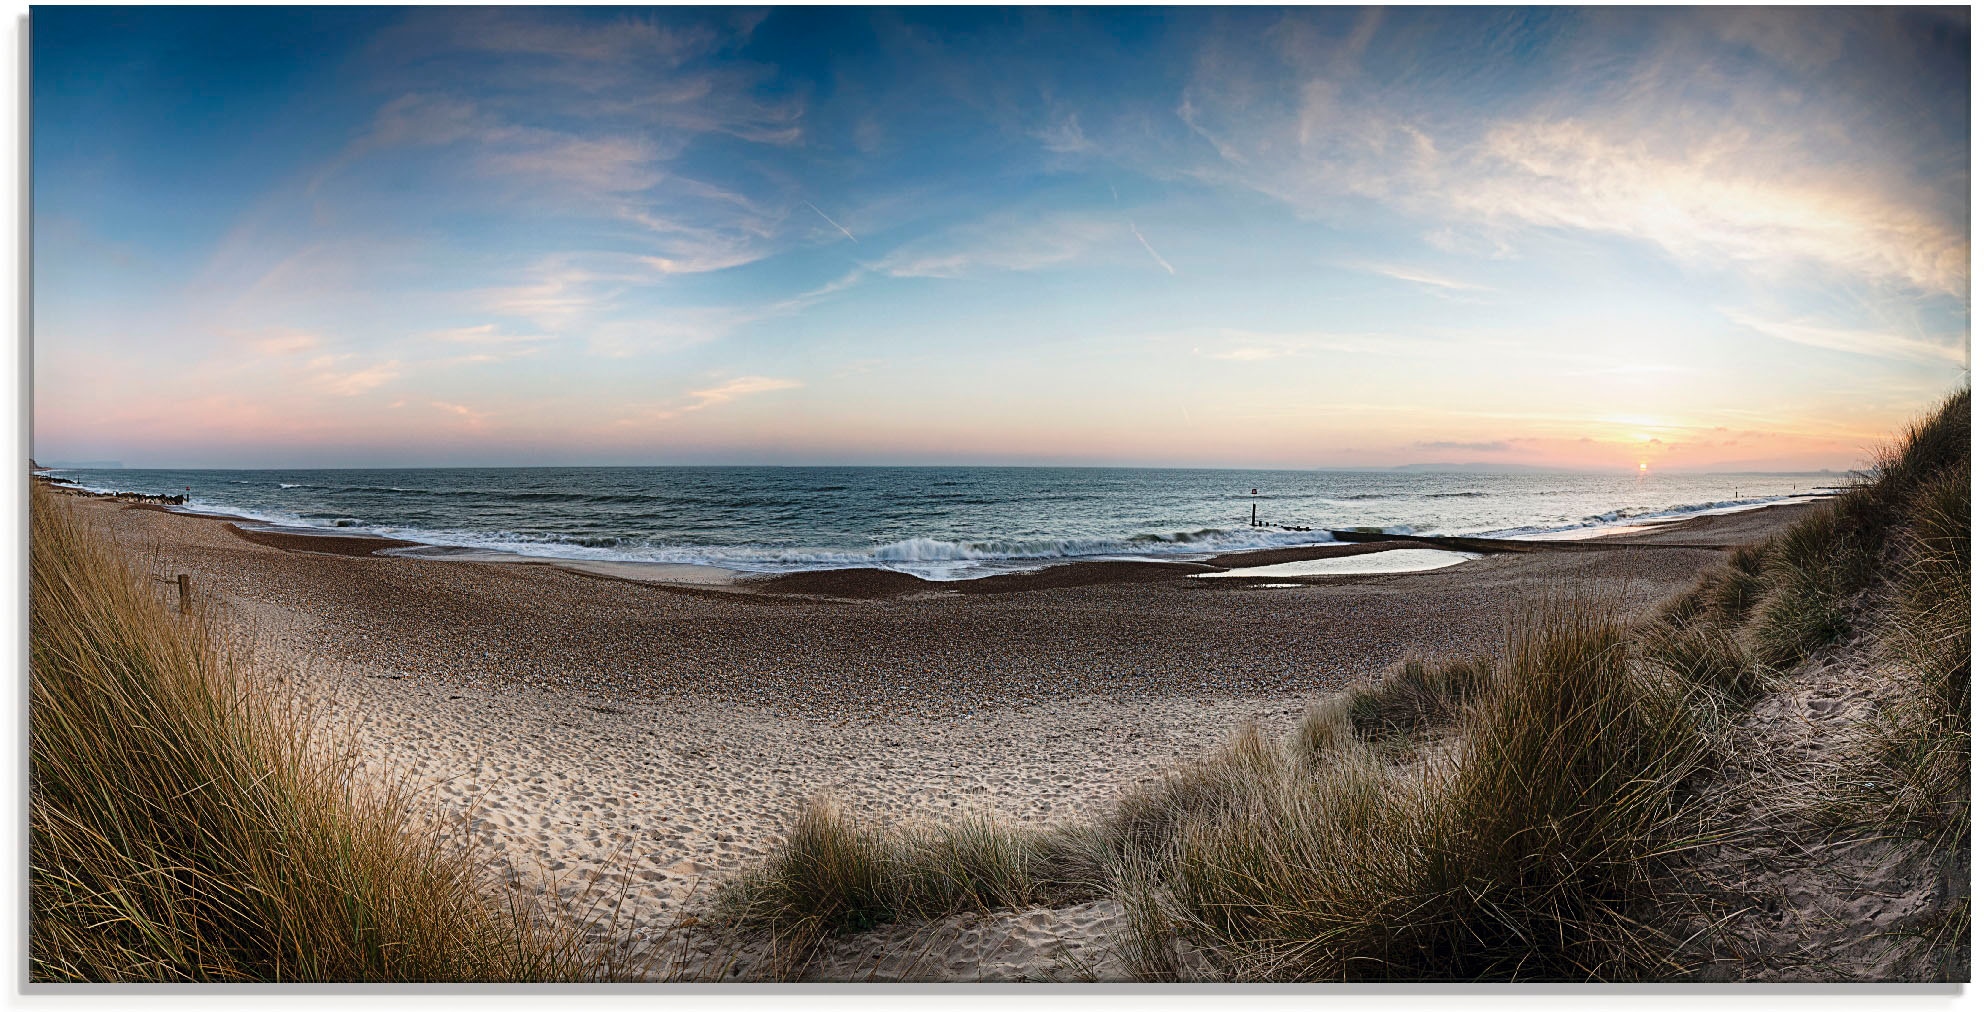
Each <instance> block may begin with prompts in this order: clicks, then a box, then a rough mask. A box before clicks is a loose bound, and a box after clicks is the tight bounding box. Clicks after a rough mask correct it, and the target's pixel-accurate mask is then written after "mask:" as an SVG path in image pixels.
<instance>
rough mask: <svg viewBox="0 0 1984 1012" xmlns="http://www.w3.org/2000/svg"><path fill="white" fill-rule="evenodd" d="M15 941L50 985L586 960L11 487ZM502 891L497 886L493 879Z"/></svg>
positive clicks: (556, 973)
mask: <svg viewBox="0 0 1984 1012" xmlns="http://www.w3.org/2000/svg"><path fill="white" fill-rule="evenodd" d="M30 510H31V544H30V551H29V557H30V570H31V576H30V597H29V635H30V676H29V749H30V754H29V810H28V824H29V854H28V860H29V959H30V975H31V979H33V980H35V981H38V982H56V981H185V982H192V981H375V982H376V981H385V982H397V981H525V980H547V979H555V980H577V979H592V978H596V977H598V976H599V975H600V974H601V973H602V972H604V971H603V969H602V967H603V966H604V964H603V963H602V962H600V961H599V960H598V959H597V958H595V955H594V954H593V953H592V951H591V950H589V949H587V948H586V947H585V946H583V945H582V944H581V943H580V942H579V941H578V940H577V938H578V936H577V934H576V933H575V932H574V931H573V930H572V929H570V928H568V927H564V926H562V922H559V921H557V920H556V919H554V918H552V917H550V916H548V915H547V914H546V913H545V912H544V911H542V910H539V909H536V908H533V907H530V906H529V905H528V904H526V903H524V902H523V901H521V900H498V899H495V898H494V896H495V894H496V893H497V892H499V890H497V889H495V888H494V883H491V882H488V881H486V880H485V879H483V878H481V877H480V876H479V874H478V873H477V871H476V870H475V867H474V865H473V863H472V860H471V858H470V856H469V854H468V853H467V850H466V848H464V847H462V846H459V845H457V844H456V843H454V842H453V841H450V840H449V839H447V838H445V837H444V836H442V835H441V830H440V829H439V828H438V827H436V826H434V825H431V824H427V823H423V822H420V821H418V820H416V819H415V818H414V817H413V816H412V815H411V814H410V813H411V812H412V811H413V809H412V807H411V799H410V798H409V797H408V796H407V795H406V794H405V793H404V792H402V791H396V790H391V789H386V788H376V787H373V786H371V785H369V784H367V783H364V782H361V781H360V780H358V779H356V778H355V765H354V762H353V760H352V757H351V755H350V753H349V752H348V751H344V752H340V751H339V750H338V749H336V748H326V747H323V746H322V743H317V744H316V745H314V746H313V742H312V740H311V737H310V724H309V722H308V721H307V720H306V719H305V718H306V716H307V715H305V714H301V713H299V712H297V711H296V710H295V709H294V708H293V707H291V706H289V705H286V704H284V703H283V702H281V701H280V700H279V699H278V698H277V697H276V696H275V695H274V694H272V693H271V692H270V691H269V690H267V689H266V688H264V687H262V686H261V685H259V684H258V683H257V682H256V681H255V680H254V679H253V678H252V677H251V672H250V671H248V670H247V669H246V668H245V666H244V665H242V664H240V663H239V662H238V661H237V660H236V659H235V657H233V656H232V655H231V654H230V652H229V651H228V649H227V648H226V645H225V643H224V642H223V640H222V638H221V637H220V636H218V635H217V633H216V629H215V627H214V625H213V623H212V621H211V618H210V616H208V615H206V614H203V613H201V612H198V611H196V612H195V613H194V614H192V615H180V614H178V613H177V609H176V608H174V607H172V606H171V605H169V604H168V603H167V600H166V597H165V595H163V594H161V593H159V592H158V591H157V590H155V589H154V588H153V586H152V585H151V583H150V582H149V581H147V580H146V579H144V577H143V576H142V575H141V574H139V573H137V572H135V571H134V570H133V569H132V568H131V567H130V565H129V564H128V563H127V561H126V560H125V558H124V557H123V556H122V555H121V554H120V553H119V552H118V551H117V549H116V548H115V547H114V546H113V545H111V544H110V543H109V541H108V540H107V539H106V538H105V537H103V536H102V535H101V533H100V532H96V531H93V530H91V529H89V528H88V527H87V526H86V525H85V524H84V523H83V522H82V521H81V520H80V519H79V518H78V517H77V516H75V515H74V511H73V510H72V508H70V507H68V506H67V505H65V504H64V503H62V502H60V501H59V500H58V497H56V496H53V495H51V494H48V493H46V492H44V491H42V490H40V489H38V488H37V489H36V490H35V491H34V494H33V497H32V500H31V504H30ZM513 895H515V894H513Z"/></svg>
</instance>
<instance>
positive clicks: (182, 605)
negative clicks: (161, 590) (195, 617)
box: [179, 573, 193, 615]
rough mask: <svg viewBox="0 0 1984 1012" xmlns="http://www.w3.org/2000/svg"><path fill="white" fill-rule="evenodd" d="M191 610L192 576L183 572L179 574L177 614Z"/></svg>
mask: <svg viewBox="0 0 1984 1012" xmlns="http://www.w3.org/2000/svg"><path fill="white" fill-rule="evenodd" d="M192 610H193V578H192V577H190V576H188V575H186V574H185V573H181V574H179V614H181V615H184V614H186V613H187V612H189V611H192Z"/></svg>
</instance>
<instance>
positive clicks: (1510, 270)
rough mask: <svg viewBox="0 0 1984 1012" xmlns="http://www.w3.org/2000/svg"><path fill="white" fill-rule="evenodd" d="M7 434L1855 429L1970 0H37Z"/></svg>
mask: <svg viewBox="0 0 1984 1012" xmlns="http://www.w3.org/2000/svg"><path fill="white" fill-rule="evenodd" d="M32 29H33V53H32V55H33V74H34V78H33V87H34V94H33V99H32V103H33V106H32V111H33V117H34V126H33V136H32V143H33V172H34V181H33V185H34V190H33V213H34V225H33V229H34V231H33V242H34V247H33V258H34V259H33V264H34V268H33V271H34V273H33V300H34V301H33V312H34V326H33V340H34V356H35V360H34V426H35V432H34V446H33V451H34V455H35V457H36V458H37V459H39V460H40V461H42V462H44V463H48V462H51V461H64V460H73V461H86V460H88V461H94V460H118V461H121V462H122V463H123V464H124V465H125V466H128V467H148V466H157V467H316V466H325V467H342V466H352V467H361V466H381V467H388V466H440V465H453V464H461V465H532V464H696V463H738V464H761V463H762V464H938V463H944V464H1072V465H1138V466H1215V467H1227V466H1231V467H1303V468H1306V467H1319V466H1320V467H1329V466H1343V467H1356V466H1392V465H1402V464H1411V463H1426V462H1453V463H1470V464H1505V465H1513V466H1524V467H1553V468H1575V469H1602V470H1611V471H1618V472H1661V471H1700V470H1772V471H1793V470H1816V469H1820V468H1832V469H1840V470H1843V469H1847V468H1852V467H1856V466H1860V465H1861V464H1863V463H1864V461H1865V459H1866V456H1867V453H1868V451H1869V450H1871V449H1872V448H1874V447H1875V446H1877V445H1878V444H1879V443H1881V442H1882V441H1883V440H1885V439H1887V438H1890V437H1891V435H1892V434H1893V433H1894V432H1895V431H1896V430H1897V429H1898V428H1899V427H1900V426H1902V425H1903V424H1905V423H1906V422H1907V421H1908V420H1909V419H1911V418H1913V417H1914V416H1916V415H1918V414H1920V413H1921V412H1923V411H1925V410H1927V409H1928V408H1929V407H1930V406H1931V405H1932V403H1933V402H1934V401H1935V400H1936V399H1937V398H1939V397H1941V396H1942V395H1943V394H1945V393H1947V392H1949V391H1951V390H1953V389H1956V388H1958V387H1960V386H1962V385H1964V384H1966V383H1967V382H1968V376H1969V372H1968V369H1969V290H1970V274H1969V257H1970V245H1969V231H1968V229H1969V225H1968V222H1969V190H1970V180H1969V150H1970V149H1969V121H1970V108H1969V103H1970V96H1969V24H1968V12H1967V10H1965V9H1962V8H1955V9H1941V10H1928V11H1903V10H1889V9H1826V10H1800V9H1788V8H1772V9H1744V10H1736V9H1728V10H1720V9H1704V10H1672V9H1668V10H1637V9H1591V10H1575V9H1557V8H1551V9H1540V10H1507V9H1493V10H1491V9H1449V10H1440V9H1398V10H1387V9H1369V10H1359V9H1346V8H1331V9H1303V10H1292V11H1277V10H1262V9H1248V10H1212V9H1173V10H1162V11H1150V10H1136V9H1095V10H1072V11H1071V10H1064V9H1057V10H1044V9H1013V10H1001V9H976V10H923V9H853V10H848V9H830V8H775V9H771V10H769V11H766V10H751V11H746V10H731V9H722V8H701V9H670V10H665V11H639V10H632V9H611V10H588V9H574V8H556V9H550V8H500V9H469V8H409V9H329V8H323V9H313V8H260V9H258V8H229V9H220V8H215V9H177V10H174V9H155V10H154V9H104V8H94V9H91V8H37V9H35V11H34V12H33V23H32Z"/></svg>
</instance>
